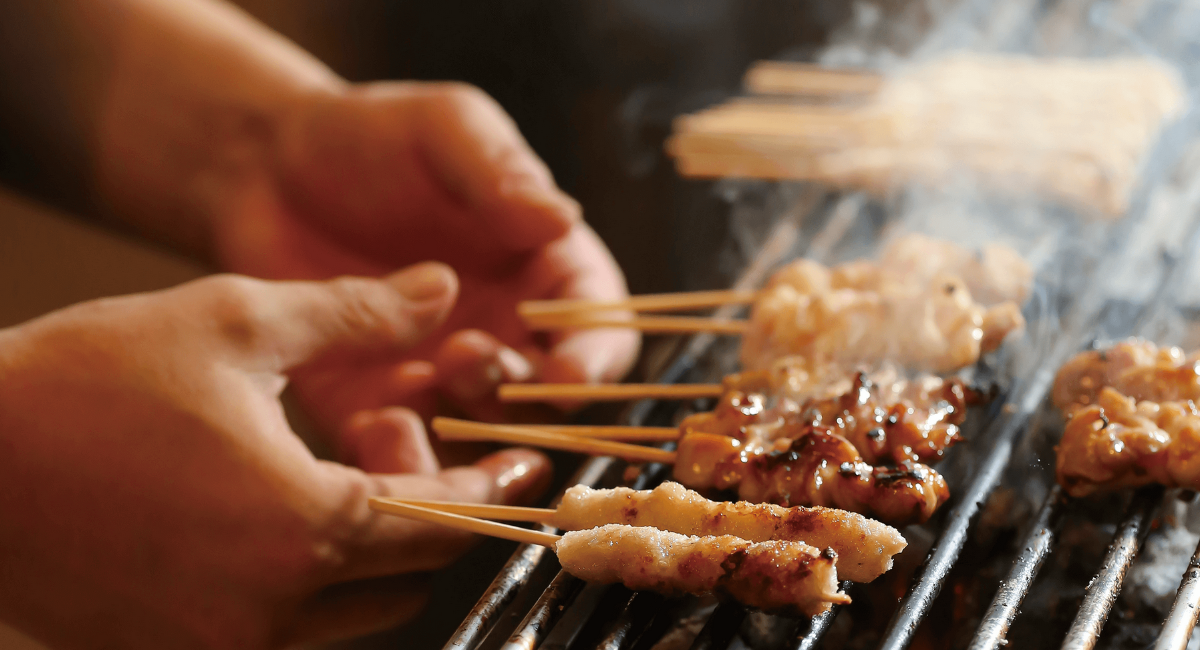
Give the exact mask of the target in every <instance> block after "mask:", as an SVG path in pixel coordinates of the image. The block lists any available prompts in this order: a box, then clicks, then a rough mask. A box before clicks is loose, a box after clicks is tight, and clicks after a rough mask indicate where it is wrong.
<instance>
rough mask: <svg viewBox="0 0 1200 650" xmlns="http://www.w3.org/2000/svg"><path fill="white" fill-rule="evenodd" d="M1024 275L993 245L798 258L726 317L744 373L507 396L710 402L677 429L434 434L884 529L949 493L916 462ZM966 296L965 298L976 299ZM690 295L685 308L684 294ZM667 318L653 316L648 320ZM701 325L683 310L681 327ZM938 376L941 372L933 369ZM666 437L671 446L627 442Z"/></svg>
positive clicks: (551, 307) (914, 245) (567, 308)
mask: <svg viewBox="0 0 1200 650" xmlns="http://www.w3.org/2000/svg"><path fill="white" fill-rule="evenodd" d="M1031 280H1032V272H1031V270H1030V269H1029V267H1028V265H1026V264H1025V262H1024V260H1022V259H1021V257H1020V256H1019V255H1017V254H1016V253H1015V252H1013V251H1011V250H1010V249H1007V248H1003V247H1000V246H989V247H986V248H985V249H983V250H982V251H980V252H979V253H978V254H976V253H974V252H971V251H968V250H966V249H964V248H961V247H959V246H956V245H954V244H951V243H949V242H944V241H938V240H935V239H932V238H929V237H926V236H923V235H917V234H911V235H906V236H903V237H899V238H897V239H896V240H894V241H893V242H892V243H891V244H890V245H889V246H888V247H886V249H885V250H884V251H883V253H882V255H881V257H880V259H878V260H876V261H865V260H860V261H854V262H849V263H846V264H841V265H837V266H834V267H831V268H829V267H825V266H823V265H821V264H819V263H817V262H814V261H812V260H798V261H796V262H794V263H792V264H789V265H788V266H785V267H784V268H782V269H781V270H779V271H778V272H777V273H776V274H775V275H774V276H773V277H772V278H771V280H770V282H768V284H767V286H766V288H765V289H763V290H762V291H759V292H756V293H755V294H754V295H753V296H751V297H750V298H751V302H752V309H751V314H750V318H749V319H748V320H742V321H725V322H726V323H738V326H739V327H740V328H741V330H742V332H743V334H742V337H743V338H742V353H741V357H742V364H743V367H744V368H746V370H744V371H743V372H740V373H737V374H734V375H730V376H728V377H726V378H725V381H724V382H722V383H721V384H713V385H674V386H652V385H651V386H644V385H629V384H627V385H622V386H566V385H546V384H542V385H527V386H506V387H502V388H501V393H500V396H501V398H502V399H506V400H556V399H564V398H572V399H612V398H617V399H628V398H635V397H658V398H670V397H676V398H684V399H688V398H694V397H701V396H706V397H717V398H718V400H717V406H716V408H715V409H714V410H713V411H711V412H708V413H699V414H695V415H692V416H689V417H688V418H685V419H684V420H683V421H682V422H681V423H680V424H679V426H678V428H654V429H648V428H645V427H639V428H629V429H626V428H622V427H580V428H573V427H561V426H559V427H534V426H513V425H492V424H481V423H472V422H465V421H461V420H453V419H448V418H437V419H435V420H434V422H433V429H434V431H435V432H437V434H438V435H439V436H440V437H441V438H442V439H445V440H491V441H500V442H507V443H511V444H522V445H532V446H540V447H547V448H554V449H560V450H568V451H576V452H581V453H589V454H606V455H613V456H618V457H622V458H625V459H627V460H631V461H638V462H654V463H666V464H671V465H672V466H673V475H674V478H675V480H677V481H679V482H680V483H682V484H684V485H687V486H688V487H691V488H694V489H699V490H734V491H736V492H737V494H738V496H739V497H740V498H741V499H744V500H746V501H751V502H757V503H776V504H780V505H783V506H813V505H816V506H832V507H838V508H843V509H846V510H850V511H853V512H858V513H862V514H865V515H868V516H873V517H877V518H879V519H880V520H882V521H885V522H887V523H889V524H893V525H906V524H909V523H914V522H924V521H926V520H928V519H929V518H930V517H931V516H932V515H933V514H934V512H935V511H936V510H937V509H938V507H939V506H941V504H942V503H944V502H945V501H946V499H947V498H949V490H948V488H947V485H946V482H945V480H944V479H943V478H942V476H941V475H940V474H938V472H937V471H936V470H934V469H933V468H932V467H931V466H930V464H932V463H935V462H937V461H938V460H940V459H941V457H942V456H943V455H944V453H945V451H946V449H947V448H948V447H950V446H951V445H953V444H954V443H956V442H958V441H959V439H960V433H959V427H960V425H961V424H962V423H963V420H964V418H965V417H966V413H967V406H968V404H969V403H971V402H972V401H977V400H980V399H982V396H981V395H980V394H979V393H978V392H977V391H973V390H971V389H969V388H968V386H967V385H966V383H965V382H964V381H963V380H962V379H960V378H957V377H954V376H944V375H945V374H947V373H952V372H954V371H957V370H959V369H961V368H964V367H968V366H971V365H973V364H975V363H976V361H978V360H979V358H980V356H981V355H982V354H985V353H987V352H989V351H992V350H994V349H996V348H997V347H999V345H1000V344H1001V342H1002V341H1003V340H1004V339H1005V337H1006V336H1007V335H1008V334H1009V333H1010V332H1013V331H1016V330H1019V329H1021V328H1022V327H1023V326H1024V320H1023V319H1022V316H1021V312H1020V308H1019V306H1018V305H1019V303H1020V302H1021V301H1023V300H1024V299H1025V297H1026V296H1027V295H1028V293H1029V285H1030V282H1031ZM977 296H978V298H977ZM689 298H694V299H695V301H694V302H687V300H688V299H689ZM730 300H733V301H741V302H745V301H746V300H747V297H746V296H741V295H735V296H730V295H724V296H722V295H717V294H714V293H711V292H710V293H704V294H699V295H695V296H683V295H675V296H669V297H661V298H660V297H653V298H646V297H643V298H634V299H631V300H629V301H625V302H623V303H620V304H580V303H578V302H571V303H565V304H564V303H551V304H546V303H537V304H530V305H525V306H524V308H523V313H524V314H525V315H526V316H527V317H528V319H529V321H530V323H531V327H535V328H536V327H557V326H558V325H559V324H560V323H563V322H570V323H571V326H572V327H586V326H593V325H594V326H612V325H613V324H616V323H619V322H625V323H628V324H630V326H637V324H638V322H639V321H638V319H637V318H634V319H632V320H628V319H627V320H625V321H621V320H619V319H618V318H616V317H612V316H608V315H606V314H605V311H604V310H610V311H611V310H618V309H634V310H658V309H681V308H695V307H699V306H715V305H716V304H720V303H722V301H730ZM674 318H686V317H672V316H660V317H657V319H656V320H655V327H658V326H660V325H661V324H662V323H664V322H670V321H671V320H672V319H674ZM702 320H704V319H698V318H688V319H687V320H686V321H685V322H687V323H688V326H689V327H691V326H692V325H694V324H695V323H698V322H701V321H702ZM935 372H940V373H943V374H935ZM647 441H651V442H653V441H670V442H674V443H675V449H674V450H665V449H660V448H655V447H646V446H643V445H640V444H631V443H632V442H647Z"/></svg>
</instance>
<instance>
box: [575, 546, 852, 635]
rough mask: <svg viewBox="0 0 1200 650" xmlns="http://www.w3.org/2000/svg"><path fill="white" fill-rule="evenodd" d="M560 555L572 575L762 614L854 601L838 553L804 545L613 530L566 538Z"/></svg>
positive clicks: (809, 612)
mask: <svg viewBox="0 0 1200 650" xmlns="http://www.w3.org/2000/svg"><path fill="white" fill-rule="evenodd" d="M555 550H556V552H557V553H558V560H559V562H560V563H561V564H562V567H563V570H565V571H566V572H567V573H570V574H571V575H573V576H576V577H578V578H581V579H583V580H588V581H591V582H601V583H615V582H619V583H621V584H623V585H625V586H626V587H628V588H630V589H634V590H650V591H656V592H659V593H663V594H667V595H678V594H703V593H709V592H714V593H717V594H722V595H726V596H729V597H731V598H733V599H734V600H737V601H738V602H740V603H742V604H744V605H747V606H750V607H756V608H758V609H762V610H764V611H768V612H775V613H782V614H803V615H806V616H815V615H817V614H820V613H822V612H825V611H828V610H829V606H830V605H831V604H832V603H849V602H850V598H849V597H848V596H846V595H845V594H843V593H839V592H838V582H837V580H838V579H837V569H836V566H835V565H836V560H837V553H835V552H834V551H833V550H832V549H825V550H823V551H822V550H818V549H816V548H813V547H812V546H809V545H807V544H803V543H800V542H787V541H770V542H750V541H747V540H744V539H740V538H738V537H733V536H730V535H722V536H718V537H692V536H688V535H680V534H678V533H671V532H665V531H661V530H657V529H655V528H645V527H636V528H635V527H632V526H624V525H620V524H609V525H606V526H601V527H599V528H590V529H587V530H581V531H574V532H568V533H566V534H564V535H563V536H562V539H561V540H559V541H558V544H557V546H556V548H555Z"/></svg>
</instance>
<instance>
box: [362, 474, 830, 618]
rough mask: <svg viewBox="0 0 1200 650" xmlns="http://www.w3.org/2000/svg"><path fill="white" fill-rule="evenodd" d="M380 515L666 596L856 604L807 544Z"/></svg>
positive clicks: (766, 603)
mask: <svg viewBox="0 0 1200 650" xmlns="http://www.w3.org/2000/svg"><path fill="white" fill-rule="evenodd" d="M370 505H371V508H372V509H374V510H377V511H379V512H385V513H388V514H393V515H398V516H402V517H407V518H410V519H417V520H421V521H426V522H431V523H437V524H443V525H447V526H454V527H458V528H463V529H466V530H470V531H472V532H476V533H482V534H486V535H493V536H496V537H501V538H504V539H516V540H517V541H522V542H532V543H536V544H542V545H544V546H547V547H549V548H551V549H553V550H554V552H555V553H557V554H558V561H559V563H560V564H561V565H562V568H563V570H564V571H566V572H567V573H570V574H571V575H574V576H576V577H578V578H581V579H583V580H588V581H591V582H600V583H621V584H623V585H625V586H626V587H628V588H630V589H634V590H650V591H656V592H659V593H663V594H666V595H681V594H688V593H691V594H704V593H710V592H711V593H717V594H721V595H726V596H729V597H731V598H733V599H735V600H737V601H738V602H740V603H742V604H744V605H747V606H749V607H755V608H758V609H762V610H764V611H768V612H773V613H780V614H790V615H796V614H803V615H807V616H815V615H817V614H821V613H824V612H826V611H828V610H829V607H830V605H832V604H834V603H837V604H845V603H849V602H850V597H849V596H847V595H845V594H843V593H840V592H838V578H837V568H836V562H837V553H836V552H834V551H833V549H825V550H823V551H822V550H818V549H816V548H813V547H812V546H809V545H807V544H803V543H801V542H787V541H768V542H750V541H747V540H744V539H740V538H738V537H733V536H731V535H722V536H715V537H692V536H687V535H680V534H678V533H671V532H665V531H661V530H658V529H655V528H647V527H633V526H625V525H620V524H609V525H605V526H601V527H598V528H588V529H585V530H580V531H572V532H568V533H566V534H564V535H562V536H558V535H551V534H549V533H541V532H538V531H530V530H525V529H523V528H517V527H515V526H507V525H505V524H498V523H495V522H490V521H483V520H480V519H474V518H472V517H465V516H462V515H457V514H452V513H448V512H442V511H438V510H431V509H428V508H421V507H417V506H413V505H409V504H406V503H402V502H397V501H393V500H390V499H382V498H374V499H371V501H370Z"/></svg>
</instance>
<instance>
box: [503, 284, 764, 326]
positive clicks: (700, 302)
mask: <svg viewBox="0 0 1200 650" xmlns="http://www.w3.org/2000/svg"><path fill="white" fill-rule="evenodd" d="M757 297H758V292H757V291H738V290H734V289H731V290H725V291H688V292H681V293H657V294H647V295H643V296H630V297H629V298H626V299H624V300H611V301H603V300H526V301H525V302H522V303H521V304H519V305H517V313H518V314H520V315H521V317H522V318H527V319H531V318H537V317H539V316H548V315H551V314H578V313H588V312H598V311H638V312H656V311H687V310H690V309H705V308H708V307H723V306H725V305H748V304H750V303H753V302H754V301H755V299H757Z"/></svg>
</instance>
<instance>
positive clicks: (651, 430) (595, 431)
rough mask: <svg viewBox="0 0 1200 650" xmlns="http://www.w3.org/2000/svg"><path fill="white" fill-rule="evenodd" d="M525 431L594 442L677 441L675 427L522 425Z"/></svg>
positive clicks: (677, 434)
mask: <svg viewBox="0 0 1200 650" xmlns="http://www.w3.org/2000/svg"><path fill="white" fill-rule="evenodd" d="M521 426H523V427H525V428H527V429H537V430H538V431H547V432H549V433H560V434H562V435H564V436H578V437H580V438H592V439H594V440H622V441H624V442H671V441H672V440H678V439H679V429H677V428H675V427H626V426H593V425H570V424H522V425H521Z"/></svg>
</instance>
